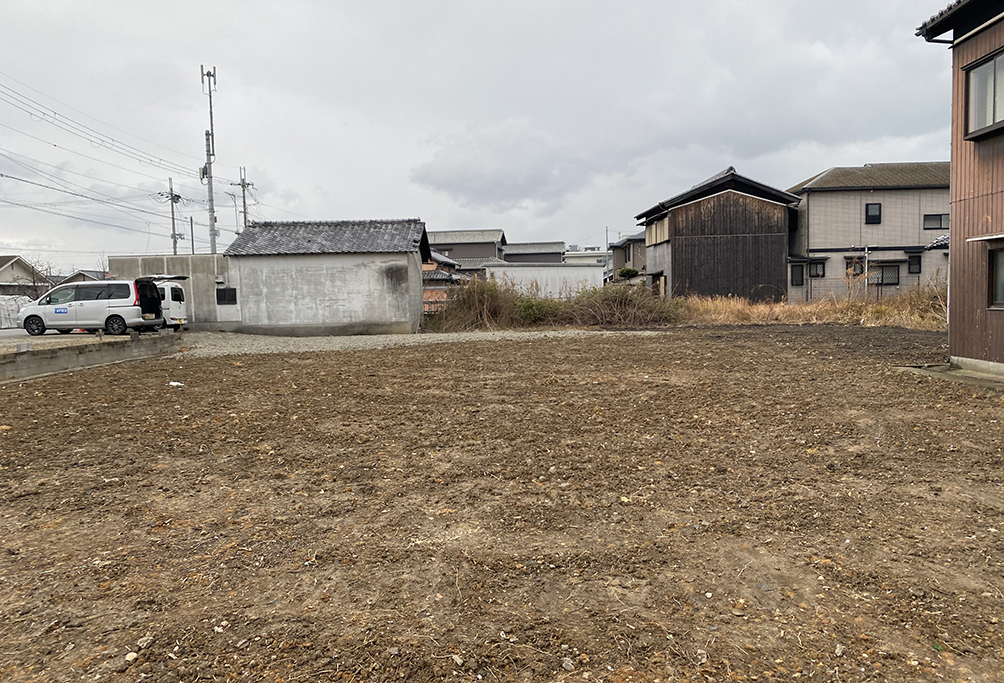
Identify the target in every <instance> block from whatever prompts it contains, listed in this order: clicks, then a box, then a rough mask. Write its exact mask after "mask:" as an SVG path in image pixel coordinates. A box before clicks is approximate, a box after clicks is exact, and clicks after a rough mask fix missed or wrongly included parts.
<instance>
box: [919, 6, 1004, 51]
mask: <svg viewBox="0 0 1004 683" xmlns="http://www.w3.org/2000/svg"><path fill="white" fill-rule="evenodd" d="M1002 12H1004V8H1002V7H1001V4H1000V2H999V0H957V1H956V2H953V3H952V4H950V5H949V6H948V7H946V8H945V9H943V10H941V11H940V12H938V13H937V14H935V15H934V16H933V17H931V18H930V19H928V20H927V21H925V22H924V23H923V24H921V25H920V27H919V28H918V29H917V34H916V35H918V36H921V37H922V38H923V39H924V40H926V41H928V42H930V41H933V40H936V39H937V38H938V36H941V35H944V34H945V33H948V32H949V31H953V32H954V34H953V39H954V40H958V39H959V38H961V37H962V36H964V35H966V34H968V33H969V32H971V31H972V30H974V29H976V28H979V27H980V26H982V25H983V24H985V23H986V22H988V21H990V20H991V19H994V18H996V17H999V16H1000V15H1001V13H1002Z"/></svg>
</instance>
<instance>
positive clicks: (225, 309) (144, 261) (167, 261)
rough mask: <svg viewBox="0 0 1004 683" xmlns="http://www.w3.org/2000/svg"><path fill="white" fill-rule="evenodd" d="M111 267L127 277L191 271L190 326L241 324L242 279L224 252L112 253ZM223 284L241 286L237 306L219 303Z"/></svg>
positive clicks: (187, 292)
mask: <svg viewBox="0 0 1004 683" xmlns="http://www.w3.org/2000/svg"><path fill="white" fill-rule="evenodd" d="M108 271H109V272H110V273H111V275H112V277H114V278H115V279H123V280H129V279H132V278H137V277H143V276H147V275H159V274H167V275H187V276H188V280H186V281H184V282H183V283H182V287H184V289H185V295H186V297H187V300H188V301H187V303H188V316H189V318H190V319H191V322H190V323H189V325H188V326H187V327H188V328H189V329H193V330H227V331H233V330H236V329H237V327H239V325H240V321H241V296H240V282H239V281H238V278H237V273H236V272H234V273H232V272H231V269H230V261H229V260H228V257H226V256H223V255H222V254H179V255H178V256H174V255H163V256H109V257H108ZM219 287H234V288H236V289H237V290H238V296H237V305H236V306H231V305H224V306H220V305H217V303H216V290H217V288H219Z"/></svg>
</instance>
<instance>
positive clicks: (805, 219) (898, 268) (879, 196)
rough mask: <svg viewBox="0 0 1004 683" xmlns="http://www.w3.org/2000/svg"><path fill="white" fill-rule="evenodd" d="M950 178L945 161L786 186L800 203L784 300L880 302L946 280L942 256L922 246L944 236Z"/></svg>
mask: <svg viewBox="0 0 1004 683" xmlns="http://www.w3.org/2000/svg"><path fill="white" fill-rule="evenodd" d="M949 176H950V164H949V162H947V161H936V162H919V163H890V164H866V165H864V166H860V167H837V168H831V169H829V170H826V171H823V172H822V173H819V174H817V175H815V176H813V177H811V178H809V179H808V180H806V181H804V182H801V183H799V184H798V185H796V186H795V187H792V188H790V189H789V190H788V191H789V192H791V193H792V194H795V195H797V196H798V197H799V203H798V229H797V230H796V232H795V234H794V235H793V236H792V240H791V244H790V245H789V251H790V255H789V259H788V261H789V263H788V271H789V289H788V300H789V301H790V302H805V301H819V300H821V299H825V298H827V297H843V296H847V295H855V296H861V295H863V294H867V295H868V296H869V298H871V297H874V298H880V297H882V296H886V295H889V294H893V293H896V292H899V291H902V290H903V289H907V288H910V287H913V286H915V285H917V284H921V283H924V282H928V281H930V280H932V279H939V278H940V279H945V278H947V277H948V259H947V258H946V252H945V251H944V250H928V249H925V246H926V245H928V244H930V243H931V242H932V241H933V240H934V239H935V238H937V237H939V236H941V235H944V234H947V233H948V226H949ZM866 273H867V275H866Z"/></svg>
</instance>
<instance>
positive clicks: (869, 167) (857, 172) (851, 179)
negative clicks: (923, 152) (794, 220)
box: [788, 161, 951, 193]
mask: <svg viewBox="0 0 1004 683" xmlns="http://www.w3.org/2000/svg"><path fill="white" fill-rule="evenodd" d="M950 178H951V164H950V163H949V162H947V161H920V162H912V163H897V164H865V165H864V166H837V167H834V168H831V169H829V170H826V171H823V172H822V173H820V174H818V175H815V176H813V177H811V178H809V179H808V180H805V181H803V182H801V183H799V184H798V185H795V187H792V188H790V189H789V190H788V192H793V193H801V192H814V191H818V190H861V189H914V188H939V187H948V184H949V180H950Z"/></svg>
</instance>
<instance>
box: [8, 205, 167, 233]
mask: <svg viewBox="0 0 1004 683" xmlns="http://www.w3.org/2000/svg"><path fill="white" fill-rule="evenodd" d="M0 203H3V204H11V205H13V206H20V207H21V208H24V209H31V210H33V211H41V212H42V213H49V214H52V215H54V216H60V217H62V218H70V219H72V220H75V221H82V222H84V223H94V224H95V225H103V226H105V227H108V228H117V229H119V230H128V231H129V232H138V233H140V234H143V235H154V236H156V237H170V235H163V234H159V233H153V232H152V231H151V230H138V229H136V228H130V227H127V226H125V225H116V224H115V223H107V222H105V221H96V220H94V219H92V218H83V217H82V216H74V215H72V214H68V213H62V212H60V211H52V210H51V209H43V208H42V207H39V206H31V205H30V204H23V203H21V202H15V201H11V200H10V199H0ZM148 225H150V226H151V227H152V224H148Z"/></svg>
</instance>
